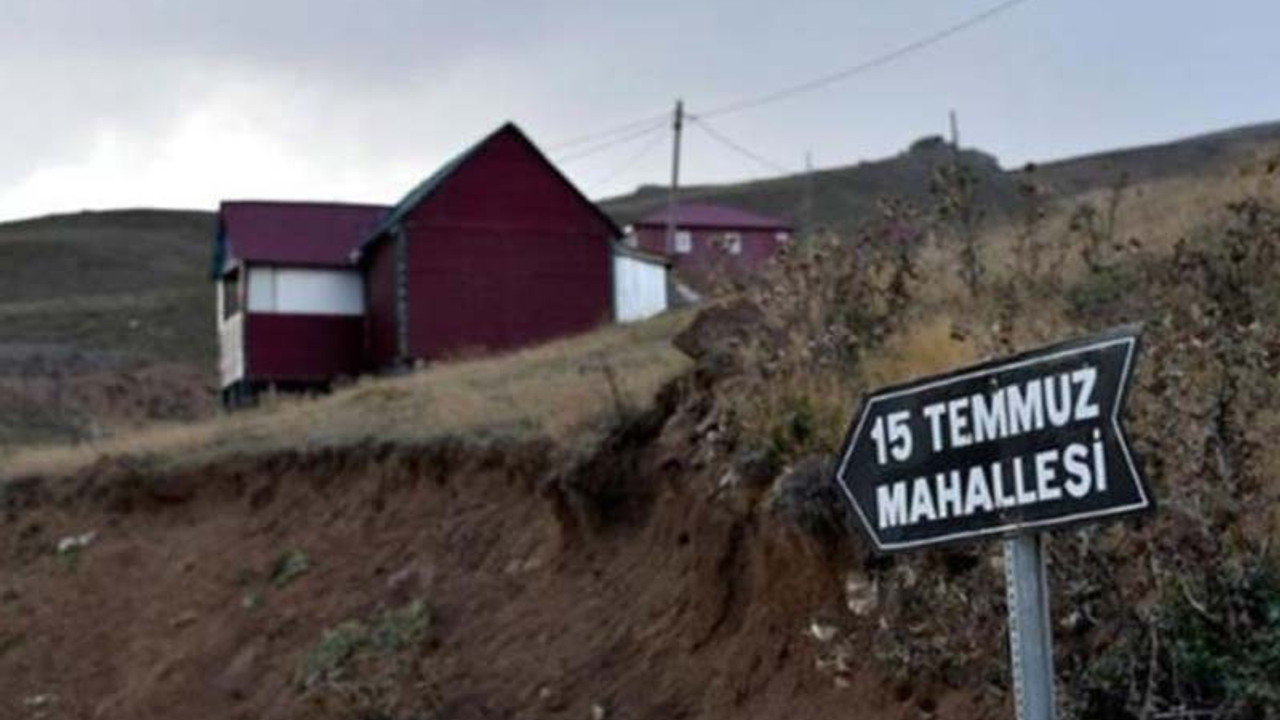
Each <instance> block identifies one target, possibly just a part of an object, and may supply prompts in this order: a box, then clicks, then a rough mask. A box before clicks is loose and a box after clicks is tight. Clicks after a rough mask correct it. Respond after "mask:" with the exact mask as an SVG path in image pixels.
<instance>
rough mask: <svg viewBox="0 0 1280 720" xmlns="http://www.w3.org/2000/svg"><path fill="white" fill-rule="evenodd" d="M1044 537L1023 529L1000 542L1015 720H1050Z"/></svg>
mask: <svg viewBox="0 0 1280 720" xmlns="http://www.w3.org/2000/svg"><path fill="white" fill-rule="evenodd" d="M1046 560H1047V558H1046V557H1045V553H1044V536H1043V535H1041V534H1040V533H1023V534H1021V535H1016V536H1014V537H1011V538H1009V539H1008V540H1005V542H1004V574H1005V589H1006V591H1007V593H1008V598H1009V653H1010V661H1011V662H1010V666H1011V667H1012V668H1013V692H1014V704H1015V706H1016V708H1017V717H1018V720H1053V718H1054V717H1055V712H1054V693H1053V677H1054V675H1053V629H1052V627H1051V625H1050V619H1049V583H1048V572H1047V568H1046Z"/></svg>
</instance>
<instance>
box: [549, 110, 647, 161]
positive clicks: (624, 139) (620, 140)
mask: <svg viewBox="0 0 1280 720" xmlns="http://www.w3.org/2000/svg"><path fill="white" fill-rule="evenodd" d="M665 127H666V118H665V117H664V118H662V119H661V120H654V121H651V122H650V124H649V125H648V126H645V127H641V128H639V129H637V130H633V131H631V132H630V133H627V134H626V135H623V136H621V137H617V138H613V139H611V140H606V141H604V142H600V143H597V144H595V145H592V146H591V147H588V148H585V149H583V150H579V151H577V152H572V153H569V154H568V155H564V156H561V157H558V158H556V162H560V163H569V162H574V161H575V160H581V159H582V158H585V157H590V156H592V155H595V154H596V153H600V152H604V151H605V150H608V149H610V148H613V147H615V146H618V145H624V144H626V143H629V142H632V141H634V140H639V139H640V138H642V137H644V136H645V135H648V134H649V133H653V132H658V131H659V130H662V129H664V128H665Z"/></svg>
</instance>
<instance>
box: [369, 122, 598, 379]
mask: <svg viewBox="0 0 1280 720" xmlns="http://www.w3.org/2000/svg"><path fill="white" fill-rule="evenodd" d="M405 231H406V233H407V235H408V244H409V248H408V261H407V265H408V286H409V296H408V300H409V303H408V304H409V307H408V330H409V351H410V354H411V355H412V356H413V357H415V358H438V357H441V356H445V355H449V354H452V353H458V352H462V351H466V350H480V349H488V350H497V349H506V348H513V347H518V346H521V345H527V344H530V343H535V342H539V341H543V340H547V339H550V338H553V337H557V336H562V335H568V334H573V333H578V332H582V331H585V330H589V329H591V328H592V327H594V326H596V325H599V324H601V323H603V322H607V321H609V319H610V318H611V317H612V315H613V302H612V301H613V297H612V295H613V293H612V283H611V255H612V251H611V248H610V244H609V241H610V238H611V235H612V234H613V229H612V227H611V226H610V225H609V224H608V223H607V222H606V221H605V220H604V219H603V218H601V217H600V216H599V215H598V214H597V213H596V212H595V211H594V209H593V208H591V207H590V206H589V205H587V204H585V203H583V201H582V199H581V197H580V196H579V195H577V194H576V193H575V192H574V191H573V190H572V189H571V188H569V187H567V186H566V185H565V184H564V182H563V180H562V179H561V178H560V176H559V175H558V174H557V173H556V172H554V171H553V170H552V169H550V168H549V167H547V166H546V164H545V163H544V162H543V161H542V160H541V158H539V157H537V156H536V155H535V154H534V151H533V150H532V149H531V148H530V147H529V146H528V145H526V144H525V143H524V142H523V141H521V140H520V139H519V138H517V137H515V136H514V135H499V136H496V137H495V138H494V139H493V140H491V141H490V142H489V143H487V144H486V145H484V146H483V147H482V148H481V149H480V150H478V151H477V152H476V153H475V154H473V155H472V156H471V157H469V158H468V159H467V161H466V162H465V163H464V164H463V165H462V166H461V167H459V168H458V169H457V170H455V171H454V173H453V174H452V175H451V176H450V177H449V178H448V180H447V181H446V182H445V183H444V184H443V185H442V186H441V187H439V188H438V189H437V190H436V192H435V193H434V194H433V195H432V196H431V197H429V198H428V199H427V200H426V201H425V202H423V203H422V204H420V205H419V206H418V207H417V208H415V209H414V210H413V211H411V212H410V213H409V215H408V216H407V217H406V219H405ZM383 245H384V246H385V245H387V243H383Z"/></svg>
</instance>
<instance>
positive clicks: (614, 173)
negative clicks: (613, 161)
mask: <svg viewBox="0 0 1280 720" xmlns="http://www.w3.org/2000/svg"><path fill="white" fill-rule="evenodd" d="M665 139H666V135H662V134H656V135H654V136H653V139H651V140H650V141H649V142H647V143H645V144H644V146H643V147H641V148H640V150H639V152H637V153H635V154H634V155H632V156H631V157H629V158H627V159H626V160H625V161H623V162H622V163H621V164H619V165H618V166H617V167H615V168H614V169H613V170H611V171H610V172H609V173H608V174H607V175H605V176H603V177H601V178H600V179H598V180H596V181H595V183H593V186H600V185H604V184H605V183H607V182H609V181H611V180H613V179H614V178H616V177H618V176H619V175H621V174H622V173H624V172H626V171H627V170H630V169H631V168H632V167H633V166H635V164H636V163H638V162H640V161H641V160H643V159H644V158H645V157H646V156H647V155H648V154H649V153H651V152H653V149H654V148H656V147H658V145H659V144H661V143H662V141H663V140H665Z"/></svg>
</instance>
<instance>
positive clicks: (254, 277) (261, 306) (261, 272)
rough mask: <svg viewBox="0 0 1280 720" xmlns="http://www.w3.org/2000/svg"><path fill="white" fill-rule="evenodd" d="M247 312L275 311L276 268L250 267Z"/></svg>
mask: <svg viewBox="0 0 1280 720" xmlns="http://www.w3.org/2000/svg"><path fill="white" fill-rule="evenodd" d="M248 271H249V302H248V306H249V312H262V313H270V312H275V311H276V270H275V268H270V267H250V268H248Z"/></svg>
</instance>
